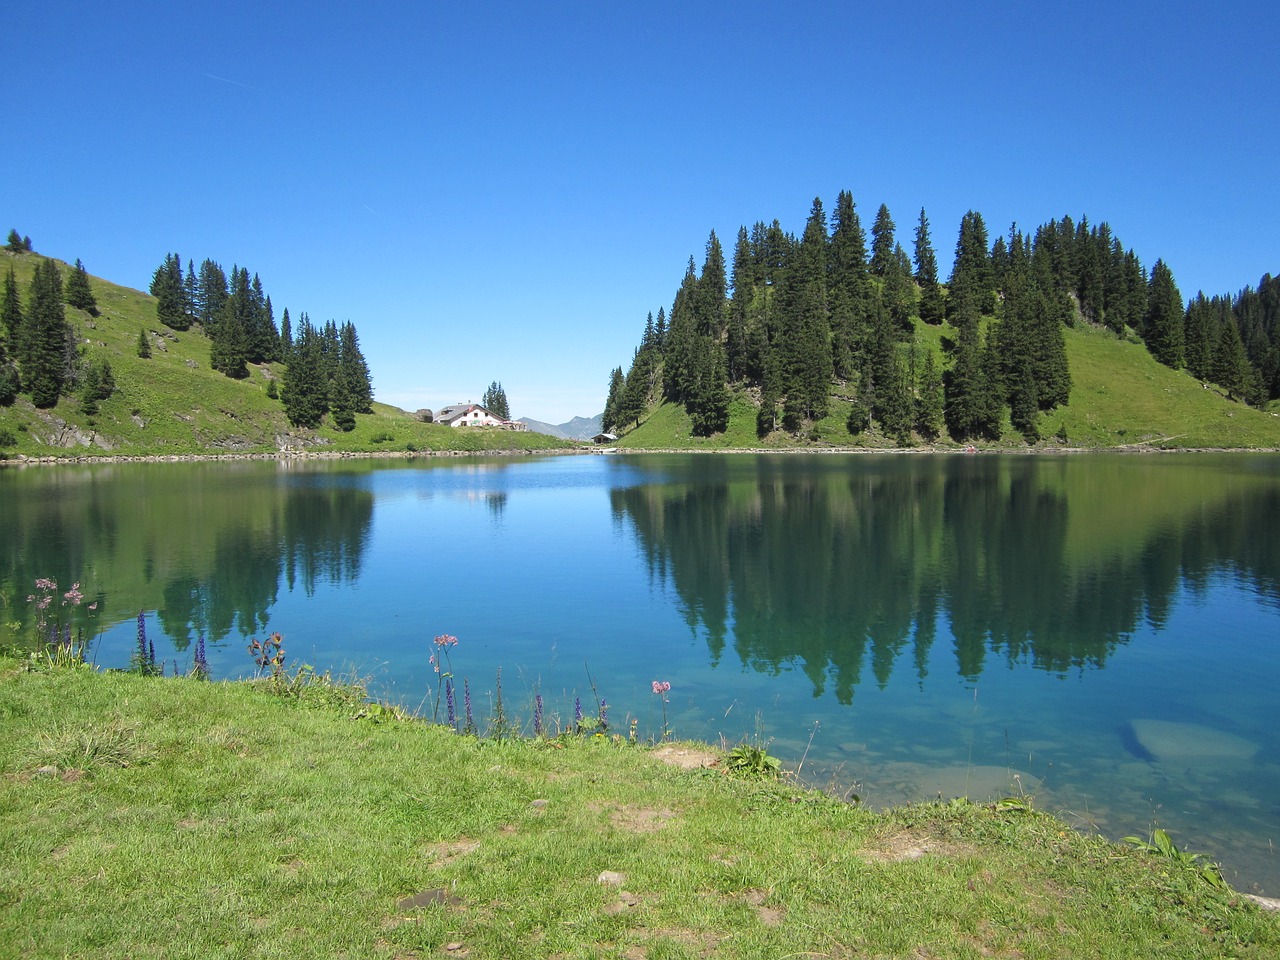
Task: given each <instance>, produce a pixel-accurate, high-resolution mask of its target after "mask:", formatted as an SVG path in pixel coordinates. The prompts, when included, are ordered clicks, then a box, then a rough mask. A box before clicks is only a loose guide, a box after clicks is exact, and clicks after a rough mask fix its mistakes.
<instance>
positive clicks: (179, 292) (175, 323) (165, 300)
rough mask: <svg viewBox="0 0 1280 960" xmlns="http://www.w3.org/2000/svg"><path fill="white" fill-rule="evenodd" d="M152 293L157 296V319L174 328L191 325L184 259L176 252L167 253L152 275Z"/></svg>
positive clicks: (183, 327)
mask: <svg viewBox="0 0 1280 960" xmlns="http://www.w3.org/2000/svg"><path fill="white" fill-rule="evenodd" d="M151 295H152V296H153V297H155V298H156V319H157V320H159V321H160V322H161V323H163V324H164V325H165V326H167V327H170V328H171V329H173V330H186V329H187V327H188V326H190V318H189V317H188V315H187V305H186V287H185V285H184V284H183V279H182V260H181V258H180V257H179V256H178V255H177V254H176V253H170V254H165V258H164V262H163V263H162V264H160V266H159V267H157V268H156V272H155V273H154V274H152V276H151Z"/></svg>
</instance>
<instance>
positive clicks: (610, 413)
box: [600, 367, 626, 433]
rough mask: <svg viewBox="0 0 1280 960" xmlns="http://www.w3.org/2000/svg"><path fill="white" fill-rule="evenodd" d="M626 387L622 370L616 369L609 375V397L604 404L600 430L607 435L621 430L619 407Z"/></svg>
mask: <svg viewBox="0 0 1280 960" xmlns="http://www.w3.org/2000/svg"><path fill="white" fill-rule="evenodd" d="M625 387H626V380H625V379H624V378H623V375H622V368H621V367H614V368H613V370H612V371H611V372H610V374H609V395H608V398H607V399H606V400H605V402H604V416H602V417H601V418H600V429H601V430H603V431H604V432H605V433H613V432H616V431H617V430H618V429H619V428H620V424H619V423H618V406H619V405H620V404H621V403H622V391H623V390H624V389H625Z"/></svg>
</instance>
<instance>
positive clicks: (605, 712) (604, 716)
mask: <svg viewBox="0 0 1280 960" xmlns="http://www.w3.org/2000/svg"><path fill="white" fill-rule="evenodd" d="M600 729H601V730H608V729H609V701H608V700H601V701H600Z"/></svg>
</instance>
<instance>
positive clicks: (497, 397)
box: [480, 380, 511, 420]
mask: <svg viewBox="0 0 1280 960" xmlns="http://www.w3.org/2000/svg"><path fill="white" fill-rule="evenodd" d="M480 405H481V406H482V407H484V408H485V409H486V410H488V411H489V412H490V413H492V414H493V415H494V416H495V417H499V418H501V419H503V420H510V419H511V407H510V406H509V405H508V404H507V392H506V391H505V390H503V389H502V384H500V383H499V382H498V381H497V380H494V381H493V382H492V383H490V384H489V388H488V389H487V390H485V392H484V398H483V399H482V400H481V401H480Z"/></svg>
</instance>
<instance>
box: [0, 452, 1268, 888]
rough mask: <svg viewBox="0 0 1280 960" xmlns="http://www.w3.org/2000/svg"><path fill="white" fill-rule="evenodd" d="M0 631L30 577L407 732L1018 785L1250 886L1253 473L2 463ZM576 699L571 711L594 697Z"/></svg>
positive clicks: (984, 793)
mask: <svg viewBox="0 0 1280 960" xmlns="http://www.w3.org/2000/svg"><path fill="white" fill-rule="evenodd" d="M0 550H2V551H3V553H0V592H2V594H3V597H4V599H5V601H6V606H5V607H3V608H0V621H2V622H5V623H9V622H16V623H18V624H19V625H20V626H19V627H18V628H17V631H16V632H21V631H23V630H25V629H28V628H29V626H30V620H31V612H30V609H29V605H27V604H26V603H25V602H24V601H25V596H26V594H27V593H29V592H30V591H31V589H32V588H31V586H30V585H31V584H32V583H33V582H34V580H35V578H37V577H49V576H53V577H56V578H57V579H58V581H59V583H60V584H62V585H63V586H64V587H65V586H67V585H69V584H70V583H71V582H72V581H73V580H80V581H81V584H82V589H83V590H84V591H85V593H86V594H88V595H89V597H90V599H96V600H97V601H98V602H99V609H98V611H97V612H96V614H95V616H96V617H97V619H96V620H95V621H94V623H93V626H94V628H95V629H102V633H101V637H100V638H99V640H98V641H97V643H96V645H95V655H96V657H97V660H98V662H99V663H101V664H103V665H107V666H127V664H128V662H129V658H130V655H131V653H132V650H133V647H134V644H135V623H136V620H135V618H136V615H137V613H138V611H139V610H141V611H143V614H144V620H145V623H146V628H147V631H148V634H149V636H150V637H151V638H152V639H153V640H154V641H155V642H156V644H157V656H158V657H160V658H162V659H164V660H166V661H168V662H169V664H170V668H171V669H172V667H173V665H174V664H175V663H176V664H177V665H178V666H179V667H180V668H182V669H186V668H188V667H189V665H190V663H191V656H192V644H193V643H194V640H195V637H196V636H197V635H199V634H201V633H203V634H204V635H205V636H206V638H207V640H208V644H209V657H210V661H211V665H212V668H213V671H214V673H215V675H216V676H219V677H230V676H241V675H245V674H246V673H247V672H249V671H250V670H251V669H252V664H251V661H250V658H249V655H248V653H247V652H246V650H245V646H246V643H247V641H248V638H249V637H251V636H257V637H261V636H263V635H264V634H265V633H267V632H270V631H279V632H280V633H281V634H282V635H283V637H284V645H285V649H286V651H287V654H288V662H289V664H292V665H298V664H301V663H304V662H305V663H310V664H313V665H315V666H316V667H317V668H320V669H333V670H335V671H336V672H339V673H341V672H346V671H354V672H357V673H359V674H360V675H362V676H365V677H368V678H369V679H370V681H371V683H372V685H373V688H374V690H375V691H376V692H377V693H378V694H379V695H381V696H385V697H389V698H394V699H397V700H399V701H401V702H404V703H406V704H409V705H410V706H413V707H416V708H420V709H422V710H424V711H426V712H430V711H431V709H432V703H431V699H430V698H431V696H432V695H433V694H434V691H435V689H436V677H435V675H434V674H433V672H432V670H431V667H430V664H429V662H428V657H429V656H430V654H431V652H432V650H433V645H432V643H431V639H432V637H434V636H435V635H436V634H440V633H450V634H453V635H456V636H457V637H458V639H459V642H458V645H457V647H456V648H454V650H453V659H452V666H453V669H454V671H455V673H456V674H457V675H458V676H459V677H462V676H466V677H467V678H468V679H469V680H470V683H471V686H472V689H473V691H474V700H475V703H476V705H477V710H478V712H480V713H481V714H482V715H483V714H486V713H487V711H488V710H489V709H490V707H491V704H492V701H493V697H494V695H495V692H496V691H495V686H496V684H495V679H496V674H497V671H498V669H499V668H501V671H502V685H503V693H504V698H505V702H506V707H507V710H508V712H509V713H510V712H513V711H514V712H515V713H517V714H519V715H520V716H521V717H522V718H523V719H524V720H525V721H526V722H530V717H531V713H532V701H533V697H534V694H535V693H540V694H541V695H542V696H543V697H544V699H545V701H546V704H547V713H548V723H549V725H551V726H554V725H555V724H556V723H568V722H570V720H571V717H572V712H573V702H574V699H575V698H579V699H581V701H582V702H583V703H584V704H585V709H586V711H587V712H588V713H594V712H595V709H596V707H595V704H596V694H597V693H598V695H599V696H602V697H604V698H605V699H607V701H608V704H609V712H610V720H611V725H612V727H613V728H614V729H615V730H619V731H622V730H624V729H625V728H626V726H627V723H628V721H629V720H630V719H631V718H635V719H636V720H637V722H638V727H639V729H640V730H641V732H642V734H649V735H654V734H656V733H657V732H658V731H659V730H660V727H661V723H662V713H661V704H660V702H659V700H658V698H657V697H656V696H654V694H653V693H652V691H651V684H652V682H653V681H654V680H666V681H669V682H670V683H671V685H672V688H671V692H670V701H671V702H670V704H669V706H668V708H667V710H668V723H669V725H670V727H671V728H672V729H673V730H674V731H675V733H676V734H677V735H678V736H681V737H693V738H701V739H706V740H710V741H720V740H723V741H725V742H727V743H729V744H732V743H735V742H737V741H738V740H740V739H742V738H743V737H757V736H758V737H762V738H764V739H767V740H769V741H771V746H770V749H771V751H772V752H774V753H776V754H778V755H780V756H782V757H783V758H784V759H786V760H787V761H788V763H789V764H790V765H791V766H792V767H793V768H794V767H796V766H797V765H800V766H801V773H802V775H804V776H805V777H806V778H807V779H810V780H811V781H812V782H815V783H817V784H820V785H824V786H826V785H830V786H831V787H832V788H833V789H834V790H837V791H839V792H844V793H856V794H857V795H858V796H860V797H861V798H862V800H863V801H864V802H866V803H870V804H873V805H887V804H891V803H896V802H901V801H903V800H911V799H924V798H931V797H936V796H938V795H942V796H944V797H950V796H955V795H959V794H967V795H970V796H973V797H974V798H976V799H985V798H990V797H994V796H1003V795H1008V794H1011V793H1017V792H1018V791H1019V790H1022V791H1025V792H1027V793H1029V794H1032V795H1033V796H1034V797H1035V802H1036V804H1037V805H1038V806H1040V807H1041V808H1044V809H1050V810H1054V811H1057V812H1059V813H1061V814H1062V815H1063V816H1064V817H1066V818H1067V819H1069V820H1071V821H1072V822H1075V823H1077V824H1079V825H1080V826H1082V827H1084V828H1088V829H1096V830H1099V831H1101V832H1103V833H1105V834H1107V835H1110V836H1117V837H1118V836H1123V835H1126V834H1131V833H1137V834H1145V833H1147V832H1148V831H1149V830H1150V829H1151V828H1152V826H1154V825H1158V826H1162V827H1164V828H1166V829H1168V830H1169V831H1170V832H1171V834H1172V835H1173V836H1174V839H1175V841H1176V842H1178V843H1179V844H1180V845H1183V846H1186V847H1188V848H1190V849H1193V850H1202V851H1205V852H1208V853H1210V854H1211V855H1212V856H1213V857H1214V858H1216V859H1219V860H1221V861H1222V862H1223V863H1224V866H1225V867H1226V872H1227V875H1228V877H1229V878H1230V879H1231V880H1232V881H1233V883H1235V884H1236V885H1237V886H1239V887H1241V888H1243V889H1256V890H1261V891H1263V892H1269V893H1272V894H1274V893H1275V892H1277V891H1280V857H1278V856H1277V854H1276V853H1275V851H1274V846H1273V844H1274V842H1275V841H1277V840H1280V830H1277V829H1276V825H1277V824H1280V735H1278V734H1277V732H1276V730H1275V724H1274V717H1275V715H1276V712H1277V711H1276V699H1277V698H1276V696H1275V691H1276V689H1277V681H1280V457H1277V456H1274V455H1207V454H1206V455H1160V456H1123V455H1088V456H1063V457H1050V456H1036V457H1018V456H999V457H996V456H964V455H954V456H901V455H883V456H871V455H831V456H826V455H823V456H794V455H791V456H788V455H723V456H706V455H683V456H666V455H645V456H577V457H551V458H519V459H515V458H495V459H471V458H466V459H456V460H455V459H447V460H412V461H347V462H340V463H281V464H276V463H257V462H246V463H205V464H173V465H169V464H164V465H119V466H114V465H107V466H95V467H60V468H57V469H41V470H32V469H25V470H20V471H16V470H15V471H0ZM6 629H8V630H9V631H10V632H15V631H14V628H12V627H9V628H6ZM593 685H594V691H595V692H593Z"/></svg>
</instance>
